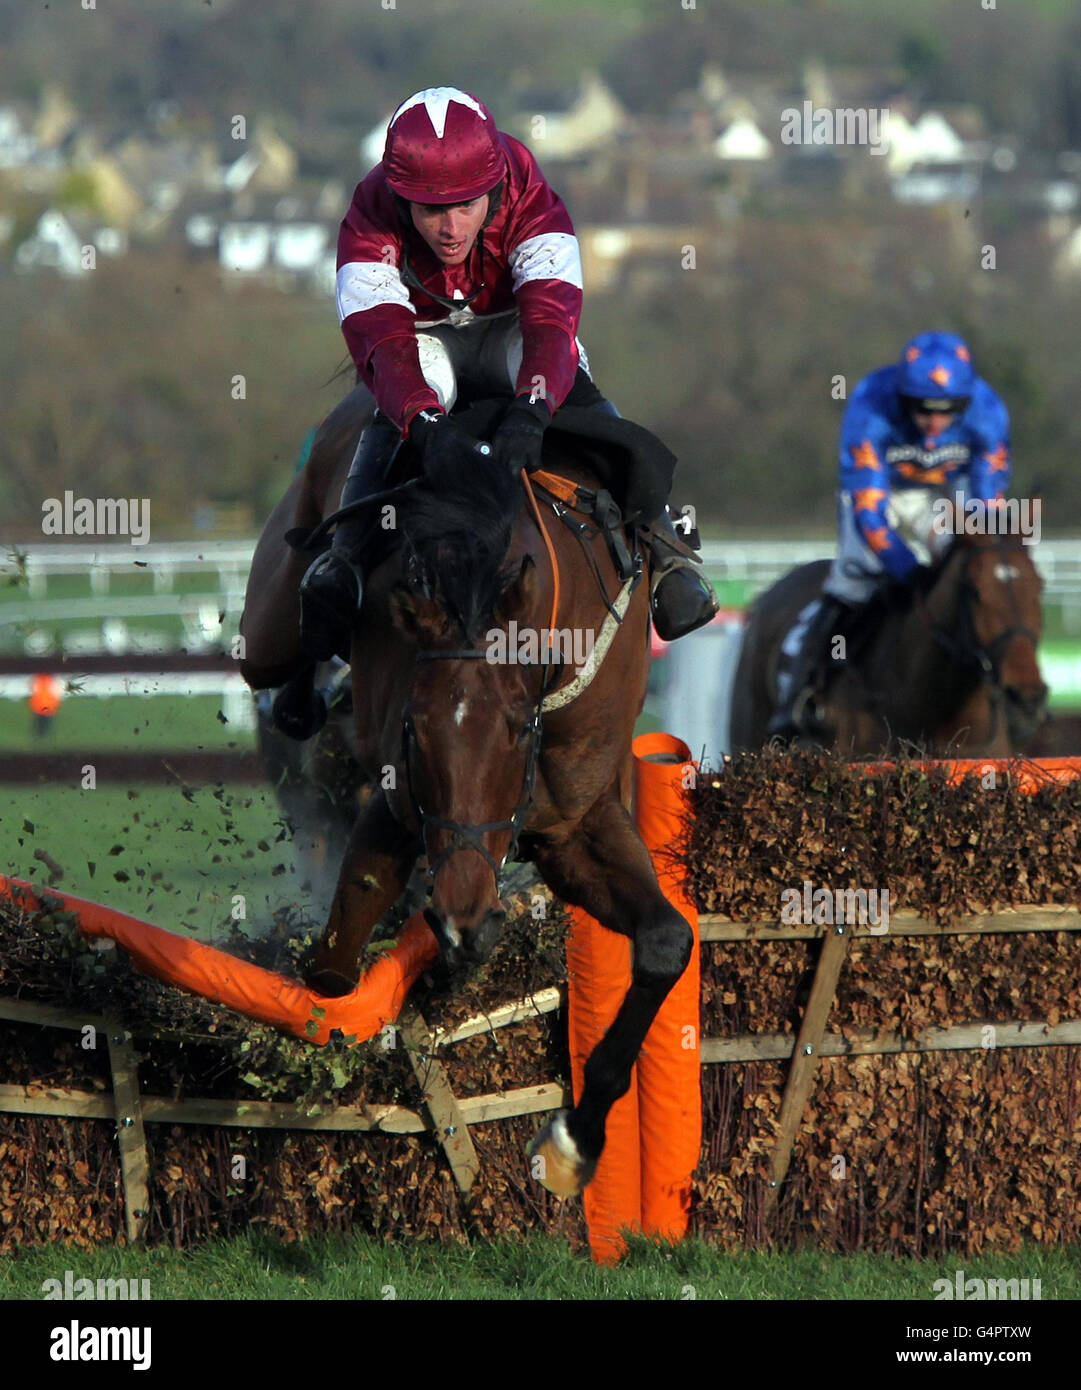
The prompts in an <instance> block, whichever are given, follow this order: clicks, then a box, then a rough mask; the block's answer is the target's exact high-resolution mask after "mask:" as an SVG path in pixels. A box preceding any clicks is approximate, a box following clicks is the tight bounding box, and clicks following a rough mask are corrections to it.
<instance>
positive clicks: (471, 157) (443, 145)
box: [383, 87, 506, 203]
mask: <svg viewBox="0 0 1081 1390" xmlns="http://www.w3.org/2000/svg"><path fill="white" fill-rule="evenodd" d="M383 171H384V173H385V174H386V179H387V183H388V184H389V186H390V187H391V189H392V190H393V191H394V192H395V193H397V194H398V195H399V197H401V198H405V199H406V200H407V201H408V202H411V203H467V202H470V201H471V200H472V199H473V198H479V197H480V195H481V194H482V193H488V192H490V191H491V190H492V189H493V188H494V187H495V186H496V185H497V184H498V183H499V182H500V181H501V180H502V179H503V177H504V175H505V173H506V158H505V156H504V154H503V150H502V147H501V146H500V144H499V138H498V132H497V130H496V126H495V121H493V120H492V117H491V116H490V115H489V113H488V111H487V109H486V108H485V106H484V104H483V102H480V101H478V100H477V98H476V97H472V96H470V95H469V93H468V92H462V91H459V90H458V88H457V87H425V89H424V90H423V91H422V92H415V93H414V94H413V96H411V97H407V98H406V100H405V101H403V102H402V104H401V106H399V107H398V109H397V111H395V113H394V115H393V116H392V117H391V118H390V125H389V126H388V127H387V143H386V148H385V149H384V151H383Z"/></svg>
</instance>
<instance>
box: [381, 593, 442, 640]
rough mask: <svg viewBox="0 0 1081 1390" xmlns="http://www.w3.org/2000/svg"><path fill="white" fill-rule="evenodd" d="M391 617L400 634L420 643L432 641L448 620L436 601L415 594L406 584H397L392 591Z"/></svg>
mask: <svg viewBox="0 0 1081 1390" xmlns="http://www.w3.org/2000/svg"><path fill="white" fill-rule="evenodd" d="M390 616H391V618H392V619H393V621H394V626H395V627H396V628H397V629H398V631H399V632H404V633H405V635H406V636H407V637H412V638H413V639H414V640H416V641H418V642H422V641H424V640H425V639H427V640H428V641H431V640H432V639H433V638H436V637H438V636H439V635H440V634H441V633H442V632H443V630H444V628H445V627H446V618H445V616H444V614H443V611H442V609H441V608H440V606H439V604H438V603H437V602H436V601H435V599H434V598H425V597H424V595H423V594H415V593H414V592H413V591H412V589H410V588H409V586H408V585H406V584H395V586H394V588H393V589H391V591H390Z"/></svg>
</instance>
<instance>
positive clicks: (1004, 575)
mask: <svg viewBox="0 0 1081 1390" xmlns="http://www.w3.org/2000/svg"><path fill="white" fill-rule="evenodd" d="M1020 575H1021V571H1020V570H1019V569H1018V568H1017V566H1016V565H1002V564H999V565H996V566H995V578H996V579H997V580H999V582H1000V583H1002V584H1005V583H1006V582H1007V581H1008V580H1010V579H1018V578H1020Z"/></svg>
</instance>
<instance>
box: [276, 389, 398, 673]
mask: <svg viewBox="0 0 1081 1390" xmlns="http://www.w3.org/2000/svg"><path fill="white" fill-rule="evenodd" d="M400 438H401V435H400V433H399V431H398V428H397V426H396V425H394V424H393V423H392V422H391V421H390V420H388V419H387V417H386V416H385V415H380V414H377V415H376V416H375V418H374V419H373V420H372V423H371V424H370V425H369V426H368V428H367V429H366V430H365V431H364V433H363V434H362V435H361V436H360V443H359V444H358V445H357V452H356V454H355V455H354V456H353V462H352V463H351V464H350V466H349V475H348V477H347V478H346V480H345V486H344V487H343V488H342V498H341V502H340V503H339V506H342V507H347V506H349V505H350V503H352V502H359V501H360V500H361V498H363V497H368V496H370V495H371V494H372V493H374V492H378V491H379V489H380V488H381V487H382V485H383V482H384V480H385V478H386V475H387V469H388V467H389V465H390V461H391V459H392V458H393V457H394V451H395V449H397V447H398V442H399V440H400ZM367 525H368V521H367V518H366V517H365V516H364V515H363V514H358V515H355V516H351V517H347V518H346V519H345V520H344V521H340V522H338V525H337V527H336V528H335V531H334V540H333V541H332V543H331V548H330V549H329V550H327V551H324V553H323V554H322V555H320V556H319V557H318V558H317V559H316V560H315V561H314V562H313V563H312V565H311V566H310V568H309V569H308V572H307V574H305V576H304V578H303V579H302V580H301V581H300V637H301V641H302V643H303V645H304V650H305V651H306V652H307V654H308V655H309V656H310V657H311V658H312V660H313V661H329V660H330V658H331V657H332V656H335V655H338V654H340V653H341V652H342V651H343V650H344V649H345V648H346V646H347V645H348V641H349V633H350V630H351V628H352V625H353V620H354V618H355V616H356V612H357V609H358V608H359V607H360V597H361V579H360V572H359V571H358V569H357V567H356V565H355V564H354V563H353V559H352V556H353V553H354V551H355V550H356V548H357V545H358V544H359V542H360V540H361V537H362V536H363V535H364V532H365V530H366V528H367ZM345 658H346V659H348V652H347V651H346V652H345Z"/></svg>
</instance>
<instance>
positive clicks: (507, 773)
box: [391, 556, 541, 969]
mask: <svg viewBox="0 0 1081 1390" xmlns="http://www.w3.org/2000/svg"><path fill="white" fill-rule="evenodd" d="M496 579H497V581H498V582H497V585H496V586H495V588H494V589H493V591H492V592H494V595H495V597H494V599H492V600H491V601H490V602H482V603H479V604H474V605H473V608H472V615H471V616H470V615H468V614H463V611H462V607H461V605H460V604H457V603H455V602H453V601H452V600H450V599H449V597H448V595H447V594H446V593H445V592H443V591H441V590H440V589H439V588H435V589H431V588H429V591H428V592H424V591H423V589H422V590H421V591H419V592H418V589H417V587H416V586H415V585H412V584H408V583H400V584H398V585H397V586H396V587H395V589H394V591H393V593H392V595H391V613H392V616H393V620H394V623H395V626H396V627H397V628H398V630H399V632H401V633H402V634H403V635H404V636H405V637H406V638H408V639H409V640H410V642H411V643H413V644H415V646H416V649H417V652H416V664H415V666H414V678H413V685H412V690H411V692H410V696H409V700H408V703H407V705H406V708H405V710H404V712H403V724H402V749H401V759H400V775H401V777H403V778H404V780H405V787H404V792H405V796H406V797H407V798H408V800H409V802H410V803H411V807H412V813H413V815H414V817H415V818H416V820H417V821H418V828H419V830H420V832H421V835H422V838H423V843H424V848H425V852H426V854H427V857H428V863H429V872H430V873H431V876H432V901H431V910H430V914H429V921H430V923H431V925H432V927H433V929H434V930H435V931H436V934H437V936H439V938H440V941H441V945H442V948H443V957H444V961H445V963H446V964H447V966H448V967H450V968H452V969H453V968H454V967H456V966H457V965H459V964H477V963H480V962H482V961H484V960H486V959H487V958H488V956H489V955H490V953H491V951H492V948H493V947H494V945H495V942H496V939H497V937H498V933H499V929H500V926H501V925H502V921H503V917H504V909H503V907H502V904H501V903H500V900H499V894H498V888H497V882H496V880H497V875H498V872H499V870H500V868H501V867H502V865H503V862H504V860H505V858H506V857H507V856H508V854H509V853H510V852H511V851H512V850H513V848H514V847H515V845H516V844H517V839H518V835H519V832H520V831H521V829H522V825H523V822H524V820H525V817H526V815H527V813H528V810H529V808H530V803H531V796H532V791H533V783H534V780H535V777H536V771H537V760H538V756H539V752H540V711H539V701H540V693H541V692H540V687H541V676H540V672H538V670H537V669H536V667H535V666H530V665H519V664H517V663H515V662H514V661H513V657H512V659H511V660H510V661H508V660H507V656H508V652H509V650H510V649H509V646H508V644H507V643H506V641H504V642H502V643H499V642H493V641H491V640H490V639H491V634H492V633H493V632H502V633H504V634H505V631H506V628H507V626H508V624H509V623H510V622H511V620H512V619H518V620H519V621H520V622H521V623H523V624H524V623H527V622H528V621H529V620H530V615H531V614H532V612H533V610H534V608H535V607H536V605H537V602H538V591H539V589H540V584H539V582H538V574H537V568H536V565H535V564H534V562H533V560H532V559H531V558H530V557H529V556H526V557H524V559H523V560H522V561H521V563H520V565H519V566H515V567H514V569H513V570H512V571H511V572H510V573H508V572H506V571H501V572H499V573H498V574H497V576H496ZM482 615H483V616H482ZM399 790H402V789H401V788H399Z"/></svg>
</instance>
